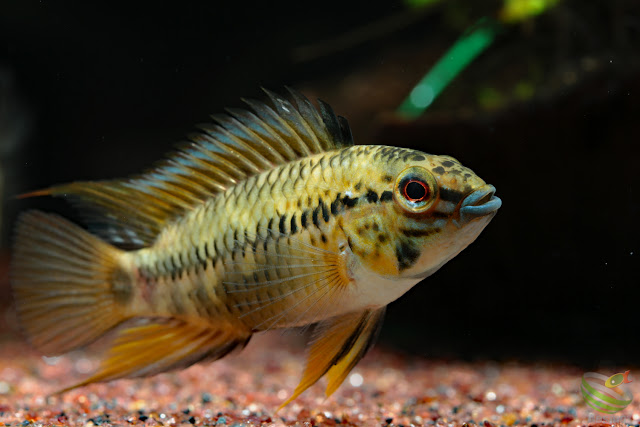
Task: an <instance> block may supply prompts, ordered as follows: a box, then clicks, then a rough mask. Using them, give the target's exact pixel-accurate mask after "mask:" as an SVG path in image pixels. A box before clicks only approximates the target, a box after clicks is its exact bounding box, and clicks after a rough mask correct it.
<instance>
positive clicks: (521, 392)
mask: <svg viewBox="0 0 640 427" xmlns="http://www.w3.org/2000/svg"><path fill="white" fill-rule="evenodd" d="M0 346H1V347H0V426H9V425H11V426H22V427H27V426H41V425H42V426H44V425H56V426H68V425H69V426H87V427H92V426H111V425H114V426H115V425H119V426H123V425H125V426H126V425H137V426H165V425H166V426H190V425H208V426H212V425H216V426H241V425H242V426H244V425H253V426H261V425H262V426H271V425H274V426H276V425H300V426H309V425H317V426H320V425H326V426H334V425H350V426H353V425H363V426H369V425H371V426H373V425H377V426H386V425H389V426H400V425H403V426H409V425H416V426H418V425H427V426H428V425H432V426H442V427H444V426H446V427H452V426H462V425H466V426H468V427H471V426H481V427H494V426H495V427H497V426H519V425H527V426H542V425H554V426H567V427H577V426H587V425H590V426H594V427H595V426H597V427H602V426H604V425H609V424H612V423H614V422H620V421H622V422H624V423H628V424H633V425H637V424H638V421H639V420H640V399H637V400H638V402H637V403H632V404H631V405H630V406H629V407H628V408H627V409H626V410H624V411H623V412H621V413H619V414H616V415H615V416H614V417H615V418H612V416H604V415H594V411H593V410H592V409H590V408H589V407H588V406H586V405H585V404H584V403H583V399H582V396H581V394H580V388H579V387H580V379H581V376H582V373H583V372H582V371H581V370H579V369H577V368H572V367H567V366H557V367H549V366H544V365H539V366H525V365H518V364H495V363H488V362H484V363H476V364H470V363H461V362H453V363H451V362H442V361H437V362H436V361H430V360H425V359H422V358H419V357H416V356H404V355H401V354H397V353H393V352H392V351H390V350H389V349H380V348H376V349H374V350H373V351H372V352H371V353H370V354H369V355H368V356H367V357H366V358H365V359H364V360H363V361H362V362H361V363H360V364H359V365H358V366H357V367H356V369H355V370H354V371H353V372H352V373H351V375H350V376H349V377H348V379H347V380H346V381H345V383H344V384H343V385H342V387H341V388H340V389H339V390H338V392H336V393H335V395H333V396H331V397H330V398H328V399H325V397H324V394H323V393H324V389H323V387H322V385H323V384H322V382H321V383H320V384H318V385H315V386H314V387H312V388H311V389H309V390H308V391H307V392H305V393H304V394H303V395H302V396H301V397H300V398H298V399H297V400H296V401H294V402H293V403H292V404H290V405H289V406H287V407H285V408H284V409H283V410H281V411H280V412H277V413H276V412H275V409H276V408H277V407H278V405H279V404H280V403H281V402H282V400H283V399H285V398H286V397H287V396H288V395H289V393H291V391H292V390H293V388H294V387H295V386H296V384H297V381H298V380H299V378H300V374H301V369H302V364H303V362H304V345H303V340H302V337H300V336H299V335H298V334H296V333H290V334H285V335H281V334H278V333H270V334H266V335H262V336H258V337H256V338H255V339H254V340H253V341H252V342H251V343H250V344H249V346H248V347H247V348H246V349H245V350H243V351H242V352H241V353H239V354H235V355H232V356H230V357H227V358H225V359H223V360H220V361H217V362H215V363H211V364H203V365H197V366H194V367H191V368H189V369H186V370H184V371H180V372H175V373H169V374H162V375H158V376H155V377H152V378H148V379H139V380H120V381H115V382H112V383H109V384H94V385H90V386H87V387H84V388H81V389H77V390H73V391H71V392H68V393H67V394H65V395H63V396H51V397H47V394H48V393H52V392H54V391H55V390H56V389H57V388H59V387H60V386H62V385H67V384H69V383H71V382H73V381H75V380H77V379H78V378H81V377H82V376H83V375H84V374H86V373H87V372H89V371H91V370H92V369H94V368H95V367H96V366H97V363H98V357H97V356H98V355H97V352H96V351H95V350H96V349H93V351H89V352H88V353H82V352H77V353H73V354H71V355H68V356H63V357H56V358H43V357H40V356H38V355H37V354H35V353H34V352H33V351H31V350H30V349H29V348H28V346H27V345H26V344H24V343H21V342H14V341H11V340H8V339H5V340H4V341H0ZM616 372H617V371H616ZM603 373H605V374H614V373H615V372H613V371H612V372H603ZM630 386H631V390H632V392H634V394H636V395H637V394H638V393H639V392H640V382H633V383H631V384H630Z"/></svg>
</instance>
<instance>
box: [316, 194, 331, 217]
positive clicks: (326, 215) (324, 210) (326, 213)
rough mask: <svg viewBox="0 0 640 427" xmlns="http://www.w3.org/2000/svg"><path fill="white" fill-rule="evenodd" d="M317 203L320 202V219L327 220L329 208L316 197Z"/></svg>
mask: <svg viewBox="0 0 640 427" xmlns="http://www.w3.org/2000/svg"><path fill="white" fill-rule="evenodd" d="M318 203H320V207H321V208H322V219H324V222H329V219H331V218H330V217H329V208H327V204H326V203H325V202H324V200H322V199H318Z"/></svg>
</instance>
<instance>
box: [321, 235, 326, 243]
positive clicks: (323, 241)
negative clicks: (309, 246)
mask: <svg viewBox="0 0 640 427" xmlns="http://www.w3.org/2000/svg"><path fill="white" fill-rule="evenodd" d="M320 239H321V240H322V243H327V236H325V234H324V233H322V234H321V235H320Z"/></svg>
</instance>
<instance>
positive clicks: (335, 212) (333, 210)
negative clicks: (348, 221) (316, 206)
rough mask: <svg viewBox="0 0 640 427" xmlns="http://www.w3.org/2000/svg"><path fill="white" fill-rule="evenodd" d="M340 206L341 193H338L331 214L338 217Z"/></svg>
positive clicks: (332, 204)
mask: <svg viewBox="0 0 640 427" xmlns="http://www.w3.org/2000/svg"><path fill="white" fill-rule="evenodd" d="M339 204H340V193H338V196H337V197H336V199H335V200H334V201H333V202H331V214H333V215H338V206H339Z"/></svg>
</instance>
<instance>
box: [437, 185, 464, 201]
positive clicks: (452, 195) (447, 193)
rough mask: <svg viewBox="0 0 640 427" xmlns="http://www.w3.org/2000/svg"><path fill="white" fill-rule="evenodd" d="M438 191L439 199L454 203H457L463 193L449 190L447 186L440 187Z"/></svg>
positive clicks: (462, 196)
mask: <svg viewBox="0 0 640 427" xmlns="http://www.w3.org/2000/svg"><path fill="white" fill-rule="evenodd" d="M439 193H440V199H441V200H444V201H445V202H451V203H454V204H458V202H459V201H460V200H462V199H463V198H464V194H462V193H461V192H459V191H455V190H450V189H448V188H441V189H440V192H439Z"/></svg>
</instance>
